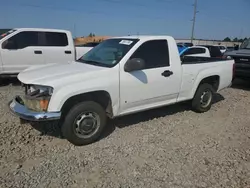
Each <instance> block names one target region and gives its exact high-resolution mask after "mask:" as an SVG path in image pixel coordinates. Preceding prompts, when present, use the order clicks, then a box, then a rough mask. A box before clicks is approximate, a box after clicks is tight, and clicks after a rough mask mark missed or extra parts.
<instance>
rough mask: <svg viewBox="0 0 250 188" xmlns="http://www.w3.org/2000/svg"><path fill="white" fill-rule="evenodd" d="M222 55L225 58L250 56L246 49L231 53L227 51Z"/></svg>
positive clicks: (249, 51)
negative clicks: (225, 56)
mask: <svg viewBox="0 0 250 188" xmlns="http://www.w3.org/2000/svg"><path fill="white" fill-rule="evenodd" d="M224 55H227V56H232V57H234V56H250V50H248V49H239V50H233V51H229V52H225V54H224Z"/></svg>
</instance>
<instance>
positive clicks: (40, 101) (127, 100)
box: [9, 36, 234, 145]
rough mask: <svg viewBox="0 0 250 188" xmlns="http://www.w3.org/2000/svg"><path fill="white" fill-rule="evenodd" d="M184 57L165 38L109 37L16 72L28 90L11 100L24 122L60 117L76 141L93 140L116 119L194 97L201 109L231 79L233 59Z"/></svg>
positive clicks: (64, 131) (196, 107)
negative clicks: (60, 59) (75, 55)
mask: <svg viewBox="0 0 250 188" xmlns="http://www.w3.org/2000/svg"><path fill="white" fill-rule="evenodd" d="M203 58H204V57H184V58H183V59H182V61H181V60H180V56H179V53H178V49H177V45H176V42H175V40H174V38H172V37H170V36H126V37H116V38H111V39H107V40H106V41H104V42H102V43H101V44H99V45H98V46H96V47H95V48H93V49H92V50H90V51H89V52H87V53H86V54H85V55H84V56H83V57H82V58H80V59H79V60H78V61H76V62H73V63H69V64H61V65H47V66H41V67H39V68H30V69H27V70H25V71H24V72H22V73H20V74H19V75H18V79H19V80H20V81H21V82H22V83H23V86H24V88H25V94H24V95H23V96H17V97H15V98H14V99H13V100H12V101H10V103H9V107H10V109H11V111H12V112H13V113H14V114H16V115H18V116H19V117H20V118H21V119H25V120H28V121H49V120H60V121H59V122H60V123H59V125H60V126H61V131H62V134H63V136H64V137H65V138H66V139H68V141H70V142H71V143H73V144H75V145H85V144H89V143H92V142H94V141H96V140H97V139H98V138H99V137H100V134H101V133H102V131H103V130H104V128H105V125H106V120H107V117H109V118H115V117H118V116H123V115H127V114H132V113H136V112H140V111H144V110H148V109H153V108H157V107H161V106H165V105H170V104H174V103H178V102H181V101H188V100H191V101H192V102H191V105H192V109H193V110H194V111H196V112H206V111H208V110H209V109H210V107H211V105H212V101H213V94H214V93H215V92H218V91H220V90H222V89H224V88H227V87H229V86H230V85H231V81H232V78H233V70H234V61H233V60H222V59H216V58H204V59H203Z"/></svg>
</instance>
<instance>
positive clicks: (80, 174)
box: [0, 83, 250, 188]
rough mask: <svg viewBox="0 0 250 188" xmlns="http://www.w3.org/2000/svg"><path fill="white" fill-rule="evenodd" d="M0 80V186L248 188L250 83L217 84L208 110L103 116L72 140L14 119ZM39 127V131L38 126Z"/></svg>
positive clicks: (10, 90) (10, 92) (12, 90)
mask: <svg viewBox="0 0 250 188" xmlns="http://www.w3.org/2000/svg"><path fill="white" fill-rule="evenodd" d="M18 92H20V86H18V85H17V86H12V85H7V86H2V87H0V187H4V188H7V187H36V188H38V187H53V188H54V187H88V188H89V187H145V188H146V187H197V188H198V187H199V188H200V187H237V188H249V187H250V148H249V146H250V117H249V115H250V108H249V106H250V86H247V84H245V83H244V84H243V83H236V86H235V87H234V88H229V89H227V90H224V91H222V92H221V93H220V94H221V95H218V96H217V97H216V101H215V104H214V105H213V107H212V109H211V110H210V111H209V112H207V113H204V114H196V113H194V112H192V111H191V110H190V109H189V107H188V106H187V105H186V104H181V105H174V106H169V107H165V108H161V109H157V110H151V111H147V112H144V113H139V114H136V115H132V116H127V117H123V118H119V119H116V120H114V121H111V122H110V125H109V127H108V129H107V131H106V132H105V134H104V136H103V138H102V139H101V140H100V141H98V142H96V143H94V144H91V145H88V146H83V147H75V146H73V145H71V144H69V143H68V142H67V141H66V140H63V139H61V138H60V134H59V133H58V130H57V129H56V127H54V126H51V125H47V124H45V125H33V126H31V125H30V124H22V125H21V124H20V122H19V119H18V118H15V117H14V116H12V115H11V114H10V113H9V111H8V110H7V106H6V103H7V102H8V100H10V99H11V98H12V97H13V96H14V95H15V94H16V93H18ZM37 129H38V130H39V131H38V130H37Z"/></svg>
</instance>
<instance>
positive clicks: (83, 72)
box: [18, 62, 108, 87]
mask: <svg viewBox="0 0 250 188" xmlns="http://www.w3.org/2000/svg"><path fill="white" fill-rule="evenodd" d="M105 69H108V68H104V67H99V66H94V65H88V64H84V63H78V62H71V63H67V64H52V65H46V66H39V67H32V68H30V69H27V70H25V71H23V72H21V73H19V74H18V79H19V80H20V81H21V82H22V83H24V84H35V85H46V86H52V87H53V86H55V85H63V84H67V83H69V82H70V81H71V80H72V79H73V80H75V79H79V78H80V79H83V78H84V77H85V76H87V77H92V76H90V74H91V75H93V74H92V73H93V72H96V71H101V70H105ZM79 75H80V77H79ZM95 76H96V75H95ZM69 78H71V79H69Z"/></svg>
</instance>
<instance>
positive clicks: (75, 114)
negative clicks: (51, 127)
mask: <svg viewBox="0 0 250 188" xmlns="http://www.w3.org/2000/svg"><path fill="white" fill-rule="evenodd" d="M106 119H107V116H106V113H105V110H104V109H103V107H102V106H101V105H100V104H98V103H96V102H94V101H86V102H81V103H79V104H77V105H75V106H73V108H72V109H71V110H70V111H69V113H68V114H67V115H66V117H65V120H64V123H63V125H62V127H61V131H62V135H63V136H64V137H65V138H66V139H67V140H68V141H69V142H71V143H72V144H74V145H77V146H81V145H87V144H90V143H93V142H95V141H96V140H97V139H98V138H99V137H100V135H101V133H102V131H103V129H104V127H105V125H106Z"/></svg>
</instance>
